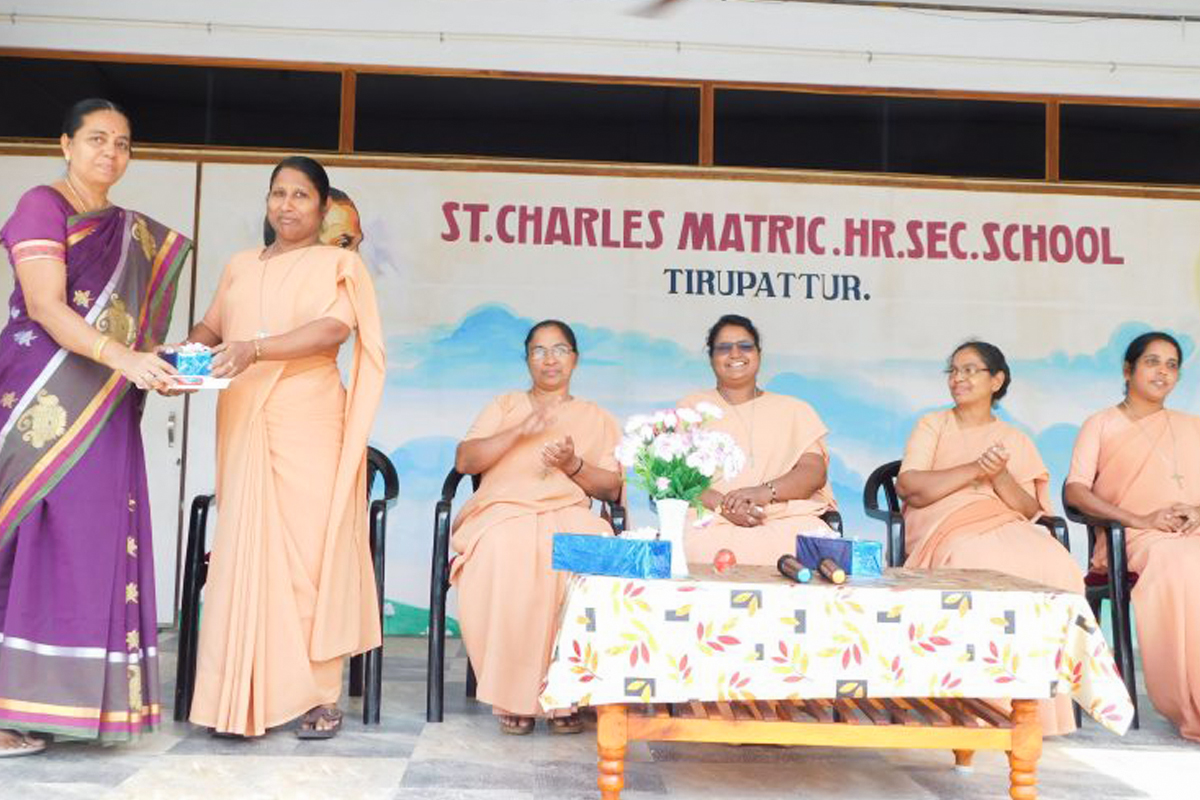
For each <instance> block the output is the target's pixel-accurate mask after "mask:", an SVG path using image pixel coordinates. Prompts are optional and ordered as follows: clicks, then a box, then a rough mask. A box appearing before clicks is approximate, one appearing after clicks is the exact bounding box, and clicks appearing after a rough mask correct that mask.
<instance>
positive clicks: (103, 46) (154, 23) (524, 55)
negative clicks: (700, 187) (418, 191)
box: [0, 0, 1200, 99]
mask: <svg viewBox="0 0 1200 800" xmlns="http://www.w3.org/2000/svg"><path fill="white" fill-rule="evenodd" d="M962 1H963V2H966V1H967V0H962ZM648 2H649V0H438V2H423V1H422V0H360V1H359V2H353V3H346V4H342V5H340V6H337V5H334V4H330V3H327V2H319V3H318V2H311V0H297V1H296V2H288V3H284V2H279V0H260V1H259V2H254V3H246V2H243V1H242V0H208V2H205V3H203V4H197V3H194V2H189V3H182V2H154V1H153V0H125V1H124V2H122V3H119V4H103V5H97V4H95V3H94V2H87V1H86V0H9V3H8V4H7V8H2V7H0V18H4V24H2V25H0V46H7V47H40V48H54V49H73V50H94V51H120V52H131V53H157V54H169V55H176V56H178V55H191V56H214V57H217V56H224V57H239V58H264V59H283V60H305V59H307V60H311V59H321V60H323V61H328V62H334V63H356V64H384V65H403V66H426V67H455V68H486V69H503V70H521V71H534V72H567V73H587V74H607V75H631V76H663V77H673V78H691V79H725V80H746V81H770V82H788V83H816V84H830V85H862V86H894V87H916V88H942V89H965V90H981V91H1008V92H1039V93H1042V92H1044V93H1055V94H1084V95H1089V94H1091V95H1117V96H1141V97H1175V98H1197V99H1200V23H1198V22H1191V23H1186V22H1180V21H1155V20H1131V19H1083V18H1079V17H1061V18H1060V17H1051V16H1045V15H1030V14H977V13H971V12H968V11H959V10H947V11H940V12H939V11H931V10H919V9H901V8H884V7H869V6H853V5H841V4H824V3H809V2H749V1H748V0H742V1H741V2H737V1H733V2H721V0H683V1H681V2H677V3H675V4H673V5H671V6H669V7H668V10H667V11H666V12H664V13H662V14H660V15H658V16H655V17H650V16H644V15H640V14H637V13H635V12H636V11H638V10H640V9H644V8H645V7H646V5H647V3H648ZM994 2H995V3H996V4H998V5H999V4H1002V0H994ZM1003 4H1005V5H1010V6H1011V5H1021V3H1017V2H1015V1H1014V0H1010V2H1007V3H1003ZM1051 4H1058V5H1061V7H1063V8H1071V9H1080V8H1083V9H1090V8H1096V9H1101V10H1104V9H1109V10H1115V11H1121V10H1130V9H1134V8H1141V7H1145V8H1146V9H1148V10H1154V11H1159V12H1163V13H1176V12H1178V13H1185V12H1186V10H1187V9H1192V10H1193V11H1200V9H1196V8H1195V7H1196V6H1197V5H1198V4H1197V3H1196V2H1195V0H1152V2H1150V3H1147V4H1145V5H1144V6H1143V4H1139V3H1136V2H1132V0H1043V1H1042V2H1030V3H1027V5H1030V6H1035V7H1036V6H1048V5H1051ZM335 9H336V10H337V12H340V13H335V11H334V10H335Z"/></svg>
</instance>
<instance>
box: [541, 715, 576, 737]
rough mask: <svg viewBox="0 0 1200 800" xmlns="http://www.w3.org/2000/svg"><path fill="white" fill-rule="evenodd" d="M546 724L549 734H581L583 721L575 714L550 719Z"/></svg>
mask: <svg viewBox="0 0 1200 800" xmlns="http://www.w3.org/2000/svg"><path fill="white" fill-rule="evenodd" d="M546 722H547V724H549V726H550V732H551V733H583V720H582V719H580V718H579V714H577V713H576V714H568V715H567V716H565V717H551V718H550V719H548V720H546Z"/></svg>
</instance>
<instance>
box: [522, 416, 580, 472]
mask: <svg viewBox="0 0 1200 800" xmlns="http://www.w3.org/2000/svg"><path fill="white" fill-rule="evenodd" d="M553 424H554V415H553V414H552V413H551V411H550V409H548V408H539V409H537V410H535V411H533V412H532V413H531V414H530V415H529V416H528V417H526V418H525V419H524V420H523V421H522V422H521V426H520V428H519V429H518V430H519V432H520V433H521V435H522V436H534V435H536V434H539V433H541V432H542V431H544V430H546V429H547V428H549V427H550V426H551V425H553ZM540 455H541V457H542V465H543V466H545V467H546V468H547V469H557V470H561V471H562V472H563V473H565V474H567V475H573V474H574V473H576V472H577V471H578V470H579V468H580V467H581V466H582V464H581V457H580V456H577V455H576V454H575V440H574V439H572V438H571V437H570V436H565V437H563V438H562V439H558V440H557V441H552V442H546V443H545V444H544V445H542V449H541V452H540Z"/></svg>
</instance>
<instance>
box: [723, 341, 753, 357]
mask: <svg viewBox="0 0 1200 800" xmlns="http://www.w3.org/2000/svg"><path fill="white" fill-rule="evenodd" d="M735 347H736V348H737V349H738V352H740V353H751V352H753V351H755V350H757V349H758V345H756V344H755V343H754V342H750V341H743V342H718V343H717V344H714V345H713V355H715V356H727V355H729V354H730V353H732V352H733V348H735Z"/></svg>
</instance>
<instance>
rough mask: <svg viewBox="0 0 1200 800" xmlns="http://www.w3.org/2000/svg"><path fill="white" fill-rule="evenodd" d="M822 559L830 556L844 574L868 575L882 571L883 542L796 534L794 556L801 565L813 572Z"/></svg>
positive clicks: (874, 574) (878, 573) (879, 573)
mask: <svg viewBox="0 0 1200 800" xmlns="http://www.w3.org/2000/svg"><path fill="white" fill-rule="evenodd" d="M823 558H831V559H833V560H834V562H835V563H836V564H837V565H838V566H839V567H841V568H842V569H844V570H845V571H846V574H847V575H855V576H858V577H864V576H866V577H871V576H877V575H882V574H883V542H875V541H871V540H869V539H828V538H825V537H823V536H804V535H803V534H801V535H800V536H797V537H796V559H797V560H798V561H799V562H800V563H801V564H803V565H804V566H806V567H808V568H809V569H811V570H812V571H813V572H816V571H817V565H818V564H820V563H821V559H823Z"/></svg>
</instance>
